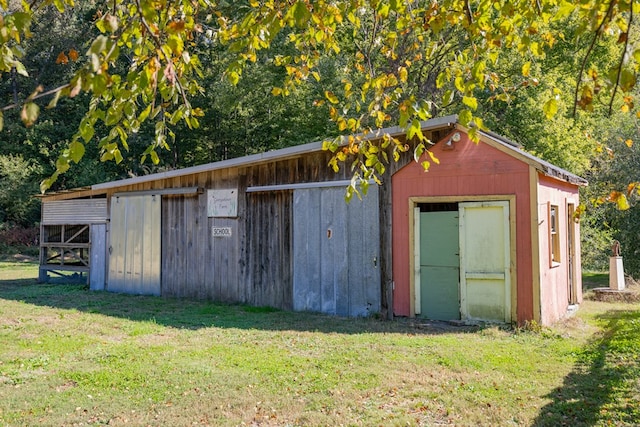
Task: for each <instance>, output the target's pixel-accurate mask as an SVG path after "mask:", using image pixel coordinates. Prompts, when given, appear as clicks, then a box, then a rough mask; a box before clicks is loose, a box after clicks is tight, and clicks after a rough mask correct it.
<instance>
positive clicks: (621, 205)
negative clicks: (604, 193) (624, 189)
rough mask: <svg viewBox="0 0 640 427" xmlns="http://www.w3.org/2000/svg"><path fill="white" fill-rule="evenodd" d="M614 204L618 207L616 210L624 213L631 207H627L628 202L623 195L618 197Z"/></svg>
mask: <svg viewBox="0 0 640 427" xmlns="http://www.w3.org/2000/svg"><path fill="white" fill-rule="evenodd" d="M616 204H617V206H618V209H620V210H621V211H626V210H627V209H629V208H630V207H631V206H630V205H629V201H628V200H627V196H625V195H624V194H621V195H620V197H618V200H616Z"/></svg>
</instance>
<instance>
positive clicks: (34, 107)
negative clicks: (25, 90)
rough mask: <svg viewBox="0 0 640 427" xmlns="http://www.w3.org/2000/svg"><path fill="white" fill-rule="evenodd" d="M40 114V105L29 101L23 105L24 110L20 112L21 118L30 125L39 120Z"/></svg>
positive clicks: (26, 124) (25, 123)
mask: <svg viewBox="0 0 640 427" xmlns="http://www.w3.org/2000/svg"><path fill="white" fill-rule="evenodd" d="M39 114H40V107H38V104H35V103H33V102H27V103H26V104H24V106H23V107H22V112H21V113H20V118H21V119H22V122H23V123H24V125H25V126H27V127H30V126H33V124H34V123H35V122H36V120H38V115H39Z"/></svg>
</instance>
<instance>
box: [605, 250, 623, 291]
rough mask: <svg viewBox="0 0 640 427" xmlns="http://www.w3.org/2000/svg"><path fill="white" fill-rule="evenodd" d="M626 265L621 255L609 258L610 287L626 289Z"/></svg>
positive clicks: (620, 289)
mask: <svg viewBox="0 0 640 427" xmlns="http://www.w3.org/2000/svg"><path fill="white" fill-rule="evenodd" d="M624 287H625V285H624V267H623V266H622V257H621V256H612V257H610V258H609V288H611V289H613V290H615V291H623V290H624Z"/></svg>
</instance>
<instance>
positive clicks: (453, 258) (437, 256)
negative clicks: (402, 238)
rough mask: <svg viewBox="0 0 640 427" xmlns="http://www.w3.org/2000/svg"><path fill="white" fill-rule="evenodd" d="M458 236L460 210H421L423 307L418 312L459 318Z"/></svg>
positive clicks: (445, 317) (446, 318)
mask: <svg viewBox="0 0 640 427" xmlns="http://www.w3.org/2000/svg"><path fill="white" fill-rule="evenodd" d="M458 236H459V232H458V211H444V212H421V213H420V250H419V254H420V290H419V293H420V297H419V304H420V309H419V310H416V312H417V313H419V315H420V316H422V317H426V318H428V319H433V320H454V319H460V291H459V281H460V255H459V254H460V250H459V237H458ZM416 302H418V301H416ZM416 308H417V307H416Z"/></svg>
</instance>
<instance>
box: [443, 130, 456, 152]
mask: <svg viewBox="0 0 640 427" xmlns="http://www.w3.org/2000/svg"><path fill="white" fill-rule="evenodd" d="M458 141H460V132H456V133H454V134H453V135H451V137H450V138H449V139H448V140H447V142H445V143H444V146H443V147H442V149H443V150H453V149H455V146H454V145H453V143H454V142H458Z"/></svg>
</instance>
